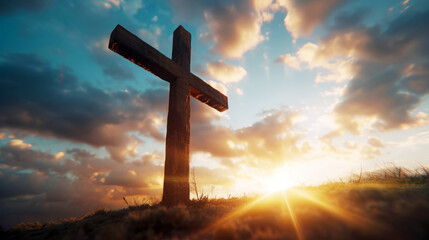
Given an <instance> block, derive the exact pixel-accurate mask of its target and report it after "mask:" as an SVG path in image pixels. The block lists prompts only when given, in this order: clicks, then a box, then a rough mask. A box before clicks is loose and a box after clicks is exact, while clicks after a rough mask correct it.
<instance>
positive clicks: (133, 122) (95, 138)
mask: <svg viewBox="0 0 429 240" xmlns="http://www.w3.org/2000/svg"><path fill="white" fill-rule="evenodd" d="M0 75H1V79H0V111H1V112H2V115H1V116H0V128H10V129H19V130H23V131H26V132H30V133H33V134H36V133H38V134H41V135H44V136H54V137H57V138H61V139H67V140H71V141H75V142H81V143H87V144H90V145H92V146H94V147H103V146H104V147H106V149H107V150H108V151H109V152H110V154H111V155H112V157H113V158H114V159H116V160H118V161H123V160H124V157H125V156H126V155H127V154H130V152H124V149H125V148H126V147H127V145H128V144H130V143H133V142H134V143H135V142H136V141H137V140H136V139H135V138H133V137H132V136H129V135H127V132H129V131H139V132H140V133H141V134H143V135H147V136H150V137H153V138H155V139H156V140H159V141H162V140H163V139H164V134H162V133H161V132H159V130H158V126H157V120H156V119H158V118H162V114H164V113H165V110H166V108H167V106H166V99H167V96H168V93H167V91H165V90H149V91H147V92H145V93H139V92H136V91H134V90H130V91H129V92H123V91H122V92H119V91H111V92H109V91H102V90H100V89H97V88H94V87H92V86H91V85H88V84H86V85H81V84H79V83H78V81H77V79H76V77H75V76H74V75H73V74H72V73H71V72H70V71H68V70H65V71H61V70H58V69H54V68H51V67H50V66H49V65H48V64H47V63H46V62H44V61H43V60H42V59H40V58H39V57H37V56H35V55H24V54H10V55H7V56H5V57H4V58H3V61H2V62H1V63H0Z"/></svg>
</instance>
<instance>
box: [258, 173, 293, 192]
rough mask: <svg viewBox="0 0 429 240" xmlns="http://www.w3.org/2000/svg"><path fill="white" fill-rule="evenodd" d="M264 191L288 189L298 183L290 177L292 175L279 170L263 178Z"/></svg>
mask: <svg viewBox="0 0 429 240" xmlns="http://www.w3.org/2000/svg"><path fill="white" fill-rule="evenodd" d="M262 185H263V186H264V189H263V190H262V191H263V192H264V193H273V192H278V191H283V190H286V189H288V188H290V187H293V186H296V185H297V184H296V183H295V182H294V181H293V180H291V179H290V177H289V176H288V175H287V174H286V173H284V172H277V173H275V174H274V175H272V176H270V177H268V178H266V179H264V180H263V184H262Z"/></svg>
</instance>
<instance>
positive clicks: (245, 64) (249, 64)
mask: <svg viewBox="0 0 429 240" xmlns="http://www.w3.org/2000/svg"><path fill="white" fill-rule="evenodd" d="M428 22H429V2H428V1H427V0H405V1H397V0H384V1H373V0H354V1H353V0H273V1H272V0H233V1H227V0H219V1H198V0H170V1H167V0H161V1H160V0H62V1H59V0H21V1H12V0H9V1H1V2H0V26H1V29H2V32H3V34H2V37H1V38H0V190H1V192H0V217H1V222H0V224H1V225H3V226H10V225H12V224H16V223H18V222H20V221H23V220H25V221H28V220H46V219H49V218H51V219H56V218H58V217H72V216H74V217H79V216H81V215H82V214H84V213H86V212H87V211H89V210H94V209H97V208H109V209H110V208H122V207H125V206H126V205H125V203H124V201H123V200H122V197H124V196H125V197H127V198H129V199H133V198H134V199H136V200H137V201H139V202H140V203H141V202H144V201H150V200H151V199H159V198H160V196H161V191H162V188H161V187H162V182H163V164H164V148H165V145H164V142H165V128H166V114H167V107H168V89H169V85H168V83H167V82H165V81H163V80H161V79H159V78H157V77H155V76H153V75H152V74H151V73H149V72H146V71H145V70H144V69H142V68H140V67H138V66H136V65H134V64H133V63H131V62H129V61H128V60H126V59H124V58H122V57H121V56H119V55H117V54H115V53H113V52H111V51H110V50H108V49H107V42H108V38H109V35H110V33H111V31H112V30H113V29H114V27H115V26H116V25H117V24H121V25H122V26H124V27H125V28H127V29H128V30H130V31H131V32H133V33H135V34H136V35H137V36H139V37H140V38H141V39H143V40H144V41H145V42H147V43H149V44H151V45H152V46H154V47H155V48H157V49H158V50H159V51H160V52H162V53H164V54H165V55H166V56H168V57H170V56H171V49H172V33H173V31H174V29H175V28H176V27H177V26H179V25H183V26H184V27H185V28H186V29H187V30H188V31H189V32H190V33H191V35H192V60H191V71H192V72H193V73H195V74H196V75H198V76H200V77H201V78H202V79H204V80H205V81H207V82H208V83H209V84H211V85H212V86H214V87H216V88H217V89H219V90H220V91H221V92H223V93H225V94H226V95H228V99H229V110H227V111H226V112H223V113H219V112H217V111H216V110H214V109H211V108H210V107H208V106H206V105H204V104H202V103H201V102H198V101H196V100H192V103H191V168H193V169H194V170H193V171H194V172H195V176H196V180H197V183H198V185H199V187H200V189H203V190H204V193H205V194H209V195H210V196H211V197H224V196H228V195H230V194H231V195H237V196H241V195H243V194H250V193H264V192H267V191H271V190H275V189H278V188H282V187H285V186H290V185H296V184H298V185H299V184H307V185H308V184H320V183H324V182H327V181H337V180H338V179H339V177H344V176H348V175H350V174H352V173H356V172H359V171H360V169H361V167H362V169H363V170H364V171H371V170H377V169H380V168H384V167H386V166H392V165H393V164H394V165H397V166H404V167H408V168H411V169H415V168H418V167H420V166H421V165H424V166H428V165H429V159H428V157H427V156H428V150H427V149H428V147H429V97H428V95H429V94H428V93H429V70H428V69H429V32H428V31H427V28H428ZM131 202H132V201H131Z"/></svg>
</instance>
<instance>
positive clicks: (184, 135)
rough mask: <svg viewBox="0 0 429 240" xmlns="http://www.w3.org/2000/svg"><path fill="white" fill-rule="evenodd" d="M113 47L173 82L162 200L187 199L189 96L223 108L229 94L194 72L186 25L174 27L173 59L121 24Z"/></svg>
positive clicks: (111, 43) (112, 39)
mask: <svg viewBox="0 0 429 240" xmlns="http://www.w3.org/2000/svg"><path fill="white" fill-rule="evenodd" d="M109 49H111V50H112V51H114V52H116V53H118V54H120V55H122V56H123V57H125V58H127V59H128V60H130V61H131V62H133V63H135V64H137V65H139V66H140V67H142V68H144V69H146V70H147V71H149V72H151V73H153V74H155V75H156V76H158V77H159V78H161V79H164V80H165V81H167V82H169V83H170V96H169V100H168V116H167V137H166V148H165V149H166V150H165V165H164V189H163V193H162V203H163V204H165V205H167V206H172V205H177V204H180V203H187V202H188V201H189V141H190V117H191V116H190V113H191V112H190V97H189V96H190V95H192V96H193V97H194V98H196V99H198V100H200V101H201V102H203V103H206V104H207V105H209V106H211V107H213V108H215V109H217V110H218V111H220V112H223V111H225V110H227V109H228V98H227V97H226V96H225V95H223V94H222V93H220V92H219V91H218V90H216V89H214V88H213V87H211V86H210V85H208V84H207V83H206V82H204V81H203V80H201V79H200V78H199V77H197V76H195V75H194V74H192V73H191V72H190V65H191V34H190V33H189V32H188V31H186V30H185V29H184V28H183V27H182V26H179V27H178V28H177V29H176V30H175V31H174V35H173V54H172V59H169V58H168V57H166V56H165V55H164V54H162V53H160V52H159V51H158V50H156V49H155V48H153V47H151V46H150V45H149V44H147V43H145V42H144V41H142V40H140V39H139V38H138V37H137V36H135V35H134V34H132V33H130V32H129V31H128V30H126V29H125V28H123V27H122V26H120V25H118V26H116V28H115V29H114V30H113V31H112V33H111V35H110V41H109ZM207 137H210V136H207Z"/></svg>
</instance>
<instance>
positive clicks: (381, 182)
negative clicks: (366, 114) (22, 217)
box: [0, 167, 429, 239]
mask: <svg viewBox="0 0 429 240" xmlns="http://www.w3.org/2000/svg"><path fill="white" fill-rule="evenodd" d="M124 200H125V201H126V202H127V203H128V202H130V201H129V200H126V199H124ZM134 202H136V201H134ZM428 216H429V174H428V171H427V169H426V168H422V169H419V170H416V171H410V170H408V169H404V168H397V167H394V168H389V169H385V170H383V171H379V172H371V173H360V174H358V175H353V176H351V177H350V179H349V180H348V181H343V180H341V181H340V182H335V183H329V184H325V185H321V186H317V187H298V188H292V189H288V190H286V191H285V192H277V193H273V194H271V195H265V196H255V197H242V198H229V199H208V198H200V199H199V200H193V201H191V203H190V204H189V205H188V206H176V207H172V208H165V207H163V206H160V205H158V204H153V205H150V204H142V205H139V206H136V205H134V206H128V208H125V209H122V210H116V211H107V210H98V211H95V212H91V213H89V214H88V215H87V216H85V217H82V218H79V219H68V220H64V221H62V222H56V223H54V222H48V223H43V224H41V223H22V224H20V225H18V226H15V227H14V228H12V229H11V230H8V231H7V232H2V235H1V236H0V238H1V239H429V220H428V219H429V217H428Z"/></svg>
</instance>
